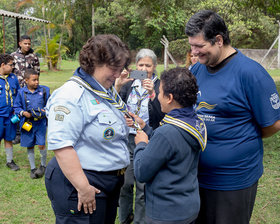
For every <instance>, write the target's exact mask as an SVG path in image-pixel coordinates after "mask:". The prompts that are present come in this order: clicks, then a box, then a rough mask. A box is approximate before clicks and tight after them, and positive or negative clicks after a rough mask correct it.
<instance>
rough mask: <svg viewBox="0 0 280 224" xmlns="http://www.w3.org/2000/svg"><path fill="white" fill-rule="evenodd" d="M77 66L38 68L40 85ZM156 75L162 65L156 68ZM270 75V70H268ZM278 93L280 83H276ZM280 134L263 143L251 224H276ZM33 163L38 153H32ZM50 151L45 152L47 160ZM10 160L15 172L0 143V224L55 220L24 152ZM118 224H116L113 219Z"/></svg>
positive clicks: (59, 80)
mask: <svg viewBox="0 0 280 224" xmlns="http://www.w3.org/2000/svg"><path fill="white" fill-rule="evenodd" d="M77 66H78V62H76V61H74V62H73V61H72V62H70V61H63V63H62V68H63V69H62V70H61V71H57V72H48V71H47V68H46V67H45V66H44V65H43V66H41V69H42V71H43V72H42V73H41V75H40V84H42V85H47V86H49V87H50V88H51V90H52V91H53V90H54V89H56V88H58V87H59V86H61V85H62V84H63V83H64V82H65V81H66V80H68V78H69V77H70V76H71V75H72V74H73V71H74V70H75V69H76V67H77ZM157 71H158V73H159V74H160V73H161V72H162V71H163V65H158V68H157ZM269 72H271V71H269ZM279 73H280V70H273V71H272V76H273V77H274V75H276V76H279ZM277 87H278V91H279V92H280V82H277ZM279 147H280V135H279V134H276V135H274V136H273V137H271V138H268V139H265V140H264V175H263V176H262V178H261V179H260V181H259V187H258V193H257V198H256V203H255V207H254V211H253V215H252V219H251V224H265V223H267V224H279V223H280V221H279V220H280V214H279V211H280V169H279V164H280V153H279ZM35 155H36V164H37V165H39V162H40V154H39V151H38V149H37V148H36V150H35ZM52 156H53V152H50V151H49V152H48V161H49V160H50V159H51V158H52ZM14 160H15V161H16V163H17V164H18V165H19V166H20V168H21V169H20V170H19V171H17V172H14V171H11V170H9V169H8V168H7V167H6V165H5V164H6V156H5V151H4V146H3V143H2V144H1V148H0V161H1V163H0V223H1V224H52V223H55V217H54V214H53V211H52V208H51V204H50V201H49V199H48V197H47V193H46V189H45V184H44V178H42V179H35V180H32V179H30V177H29V174H30V168H29V162H28V159H27V153H26V149H22V148H21V147H20V146H19V145H16V146H14ZM116 223H117V224H118V221H117V220H116Z"/></svg>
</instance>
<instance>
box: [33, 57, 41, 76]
mask: <svg viewBox="0 0 280 224" xmlns="http://www.w3.org/2000/svg"><path fill="white" fill-rule="evenodd" d="M33 69H34V70H35V71H36V72H37V73H38V74H40V62H39V58H38V56H37V55H36V54H34V64H33Z"/></svg>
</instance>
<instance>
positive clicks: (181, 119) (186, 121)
mask: <svg viewBox="0 0 280 224" xmlns="http://www.w3.org/2000/svg"><path fill="white" fill-rule="evenodd" d="M160 124H161V125H164V124H172V125H175V126H177V127H179V128H182V129H184V130H185V131H187V132H188V133H189V134H191V135H192V136H193V137H194V138H195V139H196V140H197V141H198V142H199V144H200V146H201V149H202V151H204V149H205V147H206V143H207V131H206V126H205V124H204V122H203V120H202V119H201V118H199V117H198V116H197V115H196V113H195V112H194V109H193V107H185V108H180V109H174V110H172V111H170V112H169V113H168V114H166V115H165V117H164V118H163V119H162V121H161V123H160Z"/></svg>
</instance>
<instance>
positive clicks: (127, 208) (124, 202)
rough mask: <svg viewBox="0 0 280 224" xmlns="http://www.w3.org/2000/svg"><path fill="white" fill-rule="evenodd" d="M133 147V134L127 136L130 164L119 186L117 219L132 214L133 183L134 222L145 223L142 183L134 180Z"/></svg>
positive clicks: (122, 218) (122, 219) (137, 223)
mask: <svg viewBox="0 0 280 224" xmlns="http://www.w3.org/2000/svg"><path fill="white" fill-rule="evenodd" d="M134 148H135V143H134V135H131V134H130V135H129V136H128V149H129V153H130V165H129V166H128V167H127V169H126V172H125V177H124V185H123V187H122V188H121V193H120V200H119V204H120V207H119V220H120V223H122V222H124V221H125V220H126V219H127V217H128V216H129V215H130V214H133V199H134V191H133V188H134V183H135V186H136V195H135V209H134V220H133V223H134V224H144V223H145V195H144V186H145V184H144V183H140V182H138V181H136V180H135V177H134V169H133V152H134Z"/></svg>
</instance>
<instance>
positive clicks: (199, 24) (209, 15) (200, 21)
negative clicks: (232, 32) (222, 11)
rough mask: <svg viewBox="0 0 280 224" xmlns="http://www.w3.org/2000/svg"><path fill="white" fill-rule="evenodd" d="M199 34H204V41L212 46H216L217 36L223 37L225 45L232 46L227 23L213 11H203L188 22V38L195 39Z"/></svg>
mask: <svg viewBox="0 0 280 224" xmlns="http://www.w3.org/2000/svg"><path fill="white" fill-rule="evenodd" d="M199 33H202V34H203V36H204V39H205V40H206V41H209V42H210V43H211V44H212V45H214V44H215V42H216V36H217V35H221V36H222V37H223V40H224V45H229V44H230V38H229V31H228V28H227V26H226V24H225V21H224V20H223V19H222V18H221V17H220V16H219V15H218V14H217V13H215V12H214V11H212V10H201V11H199V12H197V13H196V14H194V15H193V16H192V17H191V18H190V20H189V21H188V22H187V25H186V34H187V36H189V37H194V36H196V35H198V34H199Z"/></svg>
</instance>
